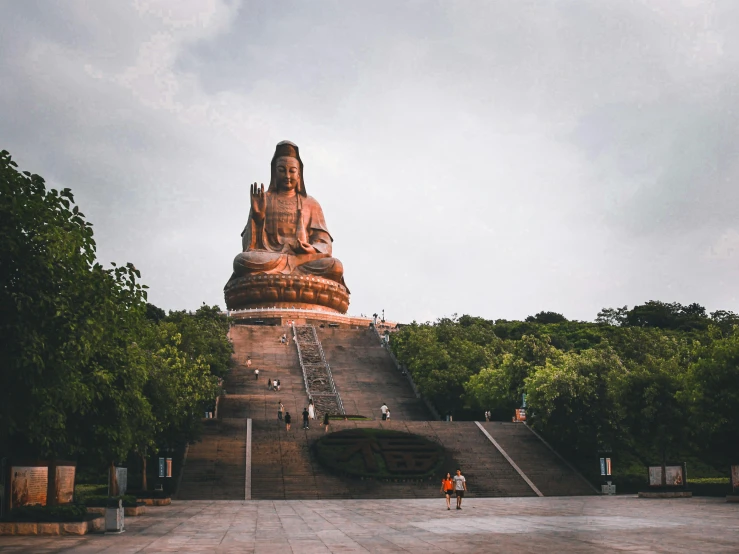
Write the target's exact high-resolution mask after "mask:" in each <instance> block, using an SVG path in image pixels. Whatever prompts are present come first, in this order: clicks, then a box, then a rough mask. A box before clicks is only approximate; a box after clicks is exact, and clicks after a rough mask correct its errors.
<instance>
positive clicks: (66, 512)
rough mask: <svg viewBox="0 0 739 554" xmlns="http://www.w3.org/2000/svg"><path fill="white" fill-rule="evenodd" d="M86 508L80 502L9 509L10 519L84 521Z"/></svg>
mask: <svg viewBox="0 0 739 554" xmlns="http://www.w3.org/2000/svg"><path fill="white" fill-rule="evenodd" d="M86 515H87V508H86V507H85V506H82V505H80V504H68V505H65V506H41V505H39V504H36V505H34V506H21V507H19V508H13V509H12V510H11V511H10V517H9V519H10V520H11V521H32V522H70V521H84V520H85V516H86Z"/></svg>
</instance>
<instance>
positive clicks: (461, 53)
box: [0, 0, 739, 320]
mask: <svg viewBox="0 0 739 554" xmlns="http://www.w3.org/2000/svg"><path fill="white" fill-rule="evenodd" d="M9 12H10V15H9V17H7V18H6V19H5V23H3V22H0V37H2V38H0V71H2V72H3V73H2V74H3V75H4V76H5V77H7V78H5V79H3V82H2V84H1V85H0V106H2V108H0V139H2V142H3V147H4V148H7V149H9V150H10V151H11V153H12V154H13V155H14V156H15V157H16V159H17V160H18V161H19V163H20V164H21V166H22V167H23V168H27V169H29V170H32V171H36V172H38V173H40V174H42V175H44V176H46V177H47V178H48V179H49V180H50V181H51V182H52V183H58V184H60V185H62V184H63V185H64V186H70V187H71V188H72V189H73V190H74V191H75V193H76V196H77V200H78V202H79V203H80V204H81V207H82V209H83V211H84V212H85V213H86V215H87V216H88V218H89V219H90V220H91V221H93V222H94V223H95V229H96V236H97V240H98V244H99V254H100V257H101V259H102V260H103V261H109V260H111V261H112V260H115V261H133V262H134V263H135V264H136V266H137V267H139V268H140V269H141V270H142V273H143V276H144V279H145V281H146V282H147V283H148V284H149V285H150V286H151V299H152V301H153V302H154V303H157V304H160V305H161V306H162V307H164V308H182V307H186V308H194V307H196V306H198V305H199V304H200V303H201V302H202V301H206V302H208V303H211V304H212V303H220V304H221V305H222V304H223V299H222V286H223V284H224V283H225V281H226V280H227V278H228V276H229V273H230V264H231V260H232V258H233V256H234V255H235V254H236V253H237V251H238V248H239V243H240V241H239V233H240V231H241V229H242V227H243V224H244V221H245V219H246V217H247V210H248V208H247V193H246V191H247V186H246V185H247V184H248V183H250V182H253V181H258V182H266V181H268V180H269V175H268V164H269V159H270V156H271V154H272V150H273V148H274V145H275V143H276V142H278V141H279V140H282V139H290V140H294V141H295V142H297V143H298V144H299V145H300V146H301V152H302V153H303V157H304V161H305V163H306V183H307V187H308V191H309V193H310V194H311V195H313V196H315V197H316V198H317V199H318V200H319V201H320V202H321V204H322V206H323V207H324V211H325V213H326V217H327V222H328V225H329V228H330V230H331V232H332V234H333V236H334V238H335V240H336V242H335V245H334V253H335V255H336V256H337V257H339V258H340V259H341V260H342V261H343V262H344V265H345V268H346V272H347V282H348V284H349V286H350V288H351V290H352V293H353V294H352V306H351V308H350V310H351V311H352V312H355V313H360V312H363V313H372V312H374V311H377V310H379V309H381V308H382V307H384V308H386V310H387V315H388V317H390V318H395V319H400V320H410V319H413V318H416V319H420V320H423V319H426V318H429V317H435V316H442V315H445V314H446V315H448V314H451V313H453V312H457V313H460V314H461V313H465V312H466V313H473V314H476V315H482V316H486V317H494V318H498V317H505V318H509V319H512V318H523V317H525V316H526V315H529V314H533V313H536V312H538V311H541V310H550V309H551V310H556V311H561V312H563V313H565V315H567V316H568V317H575V318H581V319H592V318H593V317H594V316H595V314H596V313H597V311H598V310H599V309H600V308H602V307H604V306H616V305H624V304H629V305H634V304H636V303H640V302H643V301H646V300H649V299H662V300H666V301H671V300H677V301H681V302H694V301H697V302H701V303H704V304H705V305H707V306H708V307H709V308H711V309H719V308H720V309H733V310H735V311H737V310H738V309H739V307H737V306H735V305H732V302H735V295H734V294H733V292H732V291H733V285H732V284H731V283H732V282H733V281H734V280H733V278H734V276H735V273H736V270H735V269H732V266H731V264H723V265H721V267H717V266H716V263H715V261H716V260H717V259H723V260H727V259H735V258H731V257H729V258H727V257H726V256H736V254H735V252H736V249H735V246H736V240H737V239H736V231H735V230H734V227H732V225H733V221H734V218H735V215H734V207H735V206H736V205H737V203H739V187H736V186H735V183H736V181H737V177H739V165H738V164H737V162H735V161H734V159H735V156H734V150H735V144H736V142H737V139H739V136H738V135H739V130H738V129H739V125H736V123H737V113H736V110H735V108H734V106H735V105H736V93H735V91H736V90H737V86H739V78H737V77H736V76H737V75H739V72H738V71H737V70H738V69H739V44H737V42H738V41H739V39H738V38H737V37H739V9H737V8H736V7H734V5H733V4H732V3H731V2H693V1H691V2H687V1H686V2H682V3H677V2H674V1H673V0H664V1H661V2H644V3H639V2H629V3H624V2H621V1H620V0H610V1H607V0H603V1H602V2H598V3H591V2H586V1H585V0H582V1H571V2H562V3H544V4H542V3H539V4H537V3H533V4H532V3H519V4H515V5H513V4H511V3H510V2H502V1H500V2H496V1H486V2H479V3H459V2H451V3H442V4H438V5H437V4H427V3H418V2H408V3H405V2H395V1H393V2H383V1H379V2H375V3H371V4H361V3H360V4H357V3H345V2H329V1H326V2H313V3H307V4H306V3H303V2H296V3H289V4H282V3H280V4H279V5H278V4H272V3H262V4H255V3H250V2H248V3H244V4H242V3H241V2H234V1H228V0H220V1H219V0H203V1H198V0H189V1H187V2H180V1H178V2H175V1H164V0H162V1H157V2H153V1H152V2H146V1H143V0H142V1H137V2H135V3H134V4H132V5H129V4H123V3H117V2H98V3H95V4H90V3H88V2H67V3H65V4H64V7H63V8H62V7H55V6H53V5H51V6H50V5H48V4H47V3H44V4H34V3H31V2H29V3H27V4H17V5H15V6H14V7H13V9H12V10H9ZM3 25H5V26H4V27H3ZM732 233H734V234H732ZM717 236H721V238H720V239H719V240H718V241H716V237H717ZM708 244H713V246H712V247H711V249H710V250H709V254H708V256H707V257H706V255H704V253H705V252H706V250H707V248H708V246H707V245H708ZM732 248H734V250H732ZM719 265H720V264H719ZM717 272H718V273H719V275H718V280H716V274H717Z"/></svg>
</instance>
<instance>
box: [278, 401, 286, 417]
mask: <svg viewBox="0 0 739 554" xmlns="http://www.w3.org/2000/svg"><path fill="white" fill-rule="evenodd" d="M284 411H285V406H283V405H282V400H279V401H278V402H277V419H279V420H280V421H282V412H284Z"/></svg>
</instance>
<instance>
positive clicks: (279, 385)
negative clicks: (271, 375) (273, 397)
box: [277, 379, 282, 391]
mask: <svg viewBox="0 0 739 554" xmlns="http://www.w3.org/2000/svg"><path fill="white" fill-rule="evenodd" d="M281 386H282V385H281V384H280V380H279V379H277V390H278V391H279V390H280V387H281Z"/></svg>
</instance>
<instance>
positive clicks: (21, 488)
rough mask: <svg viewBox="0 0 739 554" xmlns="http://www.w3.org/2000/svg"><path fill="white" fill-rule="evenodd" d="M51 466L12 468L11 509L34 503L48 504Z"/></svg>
mask: <svg viewBox="0 0 739 554" xmlns="http://www.w3.org/2000/svg"><path fill="white" fill-rule="evenodd" d="M48 478H49V468H48V467H33V466H12V467H11V468H10V509H11V510H12V509H13V508H18V507H20V506H31V505H33V504H40V505H42V506H45V505H46V487H47V486H48Z"/></svg>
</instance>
